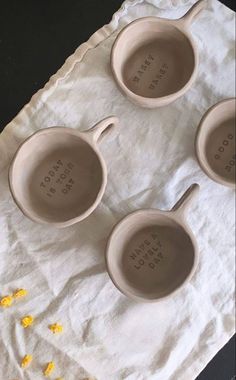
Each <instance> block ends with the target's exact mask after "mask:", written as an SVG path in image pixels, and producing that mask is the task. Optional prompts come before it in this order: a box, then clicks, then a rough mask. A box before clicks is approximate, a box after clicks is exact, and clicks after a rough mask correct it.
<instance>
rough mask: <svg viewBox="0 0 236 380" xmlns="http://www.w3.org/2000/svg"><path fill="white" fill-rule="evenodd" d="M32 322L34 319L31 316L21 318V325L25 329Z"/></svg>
mask: <svg viewBox="0 0 236 380" xmlns="http://www.w3.org/2000/svg"><path fill="white" fill-rule="evenodd" d="M33 322H34V317H33V316H32V315H27V316H26V317H24V318H22V320H21V325H22V326H23V327H24V328H26V327H29V326H31V325H32V323H33Z"/></svg>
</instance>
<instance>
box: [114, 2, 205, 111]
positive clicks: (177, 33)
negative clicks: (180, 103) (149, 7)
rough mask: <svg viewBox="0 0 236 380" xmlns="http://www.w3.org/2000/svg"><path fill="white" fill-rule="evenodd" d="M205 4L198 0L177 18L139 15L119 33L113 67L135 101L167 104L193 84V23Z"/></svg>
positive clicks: (147, 104) (195, 54)
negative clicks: (139, 16)
mask: <svg viewBox="0 0 236 380" xmlns="http://www.w3.org/2000/svg"><path fill="white" fill-rule="evenodd" d="M204 6H205V1H204V0H200V1H198V2H197V3H195V4H194V5H193V6H192V8H191V9H190V10H189V11H188V12H187V13H186V14H185V16H183V17H181V18H180V19H178V20H170V19H163V18H159V17H143V18H139V19H137V20H135V21H133V22H131V23H130V24H128V25H127V26H126V27H125V28H124V29H123V30H122V31H121V32H120V33H119V35H118V36H117V38H116V40H115V42H114V44H113V47H112V51H111V69H112V72H113V76H114V78H115V81H116V83H117V85H118V87H119V88H120V89H121V91H122V92H123V93H124V94H125V95H126V96H127V97H128V98H129V99H130V100H131V101H132V102H133V103H135V104H137V105H139V106H142V107H147V108H155V107H160V106H165V105H167V104H169V103H171V102H173V101H174V100H176V99H177V98H179V97H180V96H181V95H183V94H184V93H185V92H186V91H187V90H188V89H189V88H190V86H191V85H192V84H193V82H194V80H195V78H196V75H197V69H198V52H197V46H196V43H195V42H194V40H193V39H192V36H191V34H190V25H191V22H192V21H193V19H194V18H195V16H197V15H198V13H199V12H200V11H201V10H202V9H203V8H204Z"/></svg>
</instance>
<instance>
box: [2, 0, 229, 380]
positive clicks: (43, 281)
mask: <svg viewBox="0 0 236 380" xmlns="http://www.w3.org/2000/svg"><path fill="white" fill-rule="evenodd" d="M191 4H192V1H181V0H175V1H168V2H167V1H162V0H160V1H159V0H148V1H142V0H139V1H126V2H125V3H124V4H123V6H122V8H121V9H120V10H119V11H118V12H117V13H116V14H115V15H114V16H113V19H112V21H111V23H110V24H109V25H106V26H105V27H103V28H102V29H100V30H99V31H97V32H96V33H95V34H94V35H93V36H92V37H91V38H90V40H89V41H88V42H87V43H85V44H83V45H81V46H80V47H79V48H78V49H77V50H76V52H75V53H74V54H73V55H72V56H71V57H70V58H69V59H68V60H67V61H66V62H65V64H64V65H63V67H62V68H61V69H60V70H59V71H58V73H57V74H55V75H54V76H53V77H52V78H51V79H50V81H49V82H48V83H47V85H46V86H45V88H44V89H42V90H40V91H39V92H38V93H37V94H36V95H34V96H33V98H32V99H31V101H30V103H29V104H28V105H26V106H25V107H24V109H23V110H22V111H21V112H20V113H19V114H18V115H17V116H16V118H15V119H14V120H12V122H11V123H10V124H9V125H7V126H6V128H5V129H4V131H3V133H2V134H1V135H0V175H1V180H0V295H1V296H3V295H5V294H9V293H11V292H12V291H14V290H15V289H17V288H22V287H23V288H26V289H27V290H28V291H29V295H28V296H27V297H26V298H25V299H20V300H17V301H15V302H14V304H13V306H12V307H10V308H8V309H0V326H1V329H0V352H1V360H0V379H5V380H13V379H24V380H28V379H33V380H38V379H42V369H43V368H44V366H45V364H46V363H47V362H48V361H50V360H53V361H54V362H55V364H56V370H55V372H54V374H53V376H52V378H56V377H58V376H59V375H60V376H63V377H64V378H65V379H66V380H74V379H76V380H80V379H84V378H86V377H88V376H94V377H95V378H96V379H97V380H123V379H125V380H176V379H178V380H193V379H195V378H196V376H197V375H198V374H199V373H200V372H201V371H202V370H203V368H204V367H205V366H206V364H207V363H208V362H209V361H210V360H211V358H212V357H213V356H214V355H215V354H216V353H217V351H218V350H219V349H220V348H221V347H222V346H223V345H224V344H226V342H227V341H228V340H229V338H230V337H231V336H232V335H233V333H234V277H235V273H234V272H235V267H234V245H235V241H234V225H235V219H234V208H235V204H234V202H235V201H234V191H233V190H232V189H229V188H227V187H223V186H221V185H219V184H217V183H215V182H213V181H212V180H211V179H209V178H208V177H207V176H206V175H205V174H204V173H203V172H202V170H201V169H200V167H199V165H198V163H197V160H196V157H195V153H194V137H195V133H196V130H197V126H198V124H199V121H200V119H201V117H202V115H203V114H204V112H205V111H206V110H207V109H208V108H209V107H210V106H212V105H213V104H215V103H216V102H217V101H219V100H222V99H224V98H228V97H232V96H235V95H234V83H235V77H234V75H235V73H234V56H235V55H234V54H235V52H234V41H235V36H234V21H235V15H234V12H232V11H231V10H229V9H227V8H226V7H225V6H224V5H222V4H220V3H219V2H217V1H210V2H208V3H207V5H206V9H205V10H204V11H202V12H201V13H200V14H199V16H198V17H197V18H196V20H195V22H194V23H193V24H192V26H191V31H192V34H193V38H194V40H195V41H196V44H197V46H198V49H199V56H200V64H199V70H198V75H197V79H196V82H195V83H194V85H193V86H192V87H191V89H190V90H189V91H188V92H187V93H186V94H185V95H184V96H182V97H181V98H180V99H178V100H177V101H175V102H174V103H172V104H170V105H169V106H166V107H163V108H159V109H153V110H148V109H142V108H139V107H138V106H135V105H133V104H132V103H131V102H129V101H128V99H126V98H125V97H124V96H123V95H122V94H121V93H120V91H119V90H118V88H117V87H116V85H115V83H114V80H113V78H112V74H111V70H110V66H109V56H110V50H111V46H112V43H113V41H114V39H115V37H116V35H117V33H118V30H119V29H120V28H121V27H123V26H124V25H126V24H127V23H128V22H130V21H132V20H133V19H135V18H138V17H142V16H149V15H154V16H155V15H157V16H161V17H168V18H178V17H180V16H182V15H183V14H184V13H185V12H186V11H187V10H188V8H189V6H190V5H191ZM109 115H116V116H118V117H119V119H120V124H119V127H117V128H116V129H115V130H114V131H113V132H112V133H110V134H107V135H106V137H104V139H103V140H102V142H101V143H100V150H101V153H102V155H103V157H104V159H105V161H106V164H107V168H108V184H107V188H106V191H105V194H104V196H103V199H102V202H101V203H100V205H99V207H98V208H97V209H96V210H95V211H94V212H93V214H92V215H90V216H89V217H88V218H87V219H86V220H84V221H83V222H81V223H79V224H76V225H73V226H71V227H68V228H65V229H61V230H58V229H56V228H54V227H51V226H43V225H39V224H37V223H34V222H31V221H30V220H28V219H27V218H26V217H25V216H23V214H22V213H21V211H20V210H19V209H18V208H17V207H16V205H15V204H14V202H13V200H12V197H11V195H10V192H9V188H8V182H7V176H8V167H9V164H10V161H11V159H12V157H13V155H14V153H15V151H16V149H17V147H18V146H19V144H20V143H21V142H22V141H23V140H24V139H25V138H26V137H27V136H29V135H31V134H32V133H33V132H34V131H36V130H38V129H40V128H46V127H50V126H55V125H57V126H67V127H72V128H77V129H78V130H84V129H88V128H90V127H91V126H92V125H94V124H95V123H96V122H97V121H99V120H100V119H102V118H104V117H106V116H109ZM194 182H197V183H199V184H200V187H201V191H200V194H199V197H198V198H197V199H196V200H195V202H193V204H192V207H191V208H190V209H189V213H188V222H189V225H190V227H191V228H192V230H193V232H194V234H195V236H196V239H197V242H198V246H199V264H198V267H197V270H196V273H195V274H194V276H193V278H192V279H191V281H190V282H189V283H188V284H187V285H186V286H184V287H183V288H182V289H181V290H180V291H179V292H177V293H176V294H174V295H173V297H171V298H169V299H167V300H163V301H161V302H158V303H151V304H149V303H141V302H135V301H132V300H130V299H128V298H126V297H125V296H124V295H122V294H121V293H120V292H119V291H118V290H117V289H116V288H115V287H114V285H113V283H112V282H111V280H110V279H109V277H108V274H107V273H106V269H105V261H104V251H105V245H106V242H107V238H108V236H109V233H110V232H111V229H112V227H113V226H114V225H115V223H117V222H118V221H119V220H120V219H121V218H122V217H124V216H125V215H126V214H128V213H129V212H131V211H134V210H136V209H139V208H159V209H163V210H165V209H170V208H171V207H172V206H173V205H174V203H175V202H176V201H177V199H178V198H179V197H180V196H181V195H182V193H183V192H184V191H185V190H186V188H187V187H188V186H189V185H190V184H191V183H194ZM29 314H30V315H33V316H34V317H35V323H34V325H33V326H31V327H30V328H28V329H23V328H22V327H21V325H20V319H21V318H22V316H24V315H29ZM55 322H60V323H62V325H63V326H64V332H63V333H62V334H59V335H53V334H52V333H51V331H50V330H49V329H48V325H49V324H51V323H55ZM25 354H32V355H33V362H32V365H31V366H30V367H29V369H26V370H24V371H23V370H22V369H21V368H20V364H19V363H20V361H21V358H22V357H23V356H24V355H25Z"/></svg>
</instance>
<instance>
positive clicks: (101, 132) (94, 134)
mask: <svg viewBox="0 0 236 380" xmlns="http://www.w3.org/2000/svg"><path fill="white" fill-rule="evenodd" d="M118 121H119V120H118V118H117V117H115V116H109V117H106V118H105V119H103V120H101V121H99V122H98V123H97V124H95V125H94V126H93V127H92V128H91V129H90V130H89V131H86V132H85V133H86V134H87V135H89V137H90V138H91V139H92V141H93V142H94V143H97V142H99V141H101V140H102V138H103V137H104V136H105V135H106V134H107V133H108V132H110V131H111V130H112V129H113V127H115V126H116V125H117V124H118Z"/></svg>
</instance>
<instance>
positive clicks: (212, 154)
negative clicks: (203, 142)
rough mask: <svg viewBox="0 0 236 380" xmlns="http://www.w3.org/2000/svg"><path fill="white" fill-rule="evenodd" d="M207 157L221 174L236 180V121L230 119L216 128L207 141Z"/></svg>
mask: <svg viewBox="0 0 236 380" xmlns="http://www.w3.org/2000/svg"><path fill="white" fill-rule="evenodd" d="M207 159H208V162H209V164H210V166H211V167H212V169H213V170H214V171H215V172H216V173H217V174H219V175H221V176H223V177H225V178H228V179H230V180H231V181H234V180H235V164H236V152H235V122H234V120H228V121H227V122H225V123H224V124H221V125H220V126H219V127H218V128H216V129H215V130H214V131H213V132H212V134H211V135H210V136H209V138H208V141H207Z"/></svg>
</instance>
